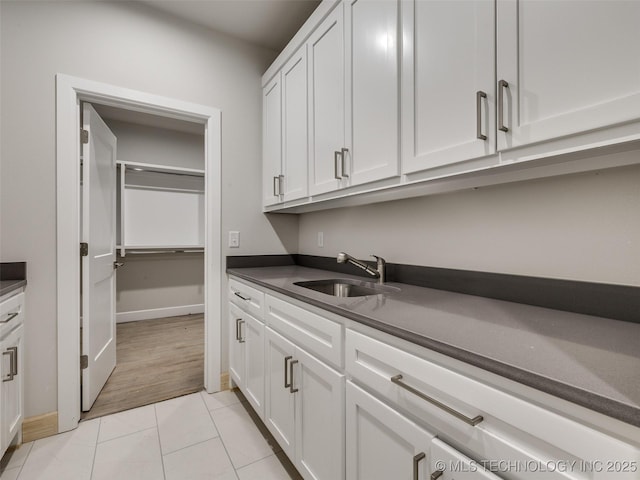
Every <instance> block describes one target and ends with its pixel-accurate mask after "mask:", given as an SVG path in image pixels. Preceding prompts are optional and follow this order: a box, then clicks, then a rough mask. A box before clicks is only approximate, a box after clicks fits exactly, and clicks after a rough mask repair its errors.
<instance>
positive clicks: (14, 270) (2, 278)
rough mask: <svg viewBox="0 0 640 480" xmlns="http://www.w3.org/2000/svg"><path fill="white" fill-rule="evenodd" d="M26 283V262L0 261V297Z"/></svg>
mask: <svg viewBox="0 0 640 480" xmlns="http://www.w3.org/2000/svg"><path fill="white" fill-rule="evenodd" d="M26 284H27V262H2V263H0V297H1V296H4V295H6V294H8V293H11V292H13V291H14V290H17V289H18V288H21V287H24V286H25V285H26Z"/></svg>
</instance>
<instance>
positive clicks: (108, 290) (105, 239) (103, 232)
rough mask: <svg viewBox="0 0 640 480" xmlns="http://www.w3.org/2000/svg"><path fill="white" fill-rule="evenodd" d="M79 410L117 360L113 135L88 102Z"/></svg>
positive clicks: (87, 405) (88, 404)
mask: <svg viewBox="0 0 640 480" xmlns="http://www.w3.org/2000/svg"><path fill="white" fill-rule="evenodd" d="M83 128H84V129H85V130H87V131H88V132H89V143H87V144H84V145H83V154H82V158H83V167H82V170H83V174H82V177H83V178H82V241H83V242H86V243H88V244H89V254H88V255H87V256H84V257H82V354H83V355H86V356H87V357H88V366H87V368H85V369H84V370H82V410H83V411H87V410H89V409H90V408H91V405H93V402H94V401H95V400H96V397H97V396H98V394H99V393H100V390H102V387H104V384H105V383H106V381H107V379H108V378H109V375H111V372H112V371H113V369H114V368H115V366H116V311H115V301H116V292H115V270H114V261H115V257H116V254H115V252H116V137H115V135H113V133H112V132H111V130H109V128H108V127H107V126H106V125H105V123H104V122H103V121H102V119H101V118H100V117H99V116H98V114H97V113H96V111H95V110H94V109H93V107H92V106H91V105H89V104H88V103H85V104H84V106H83Z"/></svg>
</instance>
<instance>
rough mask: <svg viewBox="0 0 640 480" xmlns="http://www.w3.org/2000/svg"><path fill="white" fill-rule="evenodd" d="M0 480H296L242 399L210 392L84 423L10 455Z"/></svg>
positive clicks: (0, 466) (21, 448) (297, 478)
mask: <svg viewBox="0 0 640 480" xmlns="http://www.w3.org/2000/svg"><path fill="white" fill-rule="evenodd" d="M0 469H1V471H2V473H1V475H0V480H16V479H17V480H48V479H51V480H62V479H64V480H113V479H118V480H129V479H130V480H196V479H197V480H205V479H206V480H291V479H294V480H299V479H301V478H302V477H300V475H299V474H298V473H297V472H296V471H295V469H294V467H293V465H291V463H290V462H289V460H288V459H287V458H286V456H285V455H284V454H283V453H282V451H281V450H280V448H279V447H278V445H277V443H276V441H275V440H274V439H273V437H271V435H270V434H269V432H267V430H266V429H265V427H264V425H263V424H262V422H261V421H260V420H259V419H258V418H257V417H256V415H255V412H253V410H252V409H251V407H250V406H249V405H248V404H247V403H246V401H245V399H244V397H243V396H242V394H240V393H237V392H231V391H226V392H219V393H214V394H212V395H209V394H207V393H205V392H200V393H194V394H192V395H186V396H184V397H178V398H174V399H171V400H167V401H165V402H160V403H156V404H153V405H148V406H145V407H140V408H136V409H133V410H128V411H126V412H120V413H115V414H113V415H108V416H105V417H102V418H96V419H93V420H88V421H84V422H81V423H80V425H79V427H78V428H77V429H76V430H73V431H71V432H67V433H63V434H60V435H55V436H53V437H49V438H43V439H42V440H36V441H35V442H30V443H27V444H24V445H22V446H21V447H20V448H18V449H17V450H15V451H13V452H10V453H8V454H7V455H5V456H4V457H3V458H2V462H0Z"/></svg>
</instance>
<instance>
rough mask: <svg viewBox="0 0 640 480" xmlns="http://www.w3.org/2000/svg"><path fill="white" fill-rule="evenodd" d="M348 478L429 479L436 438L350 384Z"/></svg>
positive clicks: (347, 431) (347, 427)
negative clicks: (433, 442) (432, 446)
mask: <svg viewBox="0 0 640 480" xmlns="http://www.w3.org/2000/svg"><path fill="white" fill-rule="evenodd" d="M346 398H347V402H346V404H347V415H346V437H347V478H348V479H349V480H389V479H394V480H416V479H428V478H429V475H430V472H429V461H430V456H429V448H430V446H431V440H432V439H433V438H434V436H435V435H434V434H433V433H431V432H428V431H426V430H425V429H423V428H422V427H420V426H419V425H417V424H416V423H414V422H412V421H411V420H409V419H408V418H407V417H405V416H403V415H402V414H400V413H398V411H396V410H394V409H393V408H391V407H389V406H387V405H385V404H384V403H382V402H381V401H380V400H378V399H376V398H375V397H373V396H372V395H370V394H368V393H367V392H365V391H364V390H362V389H361V388H359V387H357V386H355V385H354V384H353V383H351V382H350V381H347V395H346Z"/></svg>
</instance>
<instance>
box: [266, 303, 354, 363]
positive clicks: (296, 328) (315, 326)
mask: <svg viewBox="0 0 640 480" xmlns="http://www.w3.org/2000/svg"><path fill="white" fill-rule="evenodd" d="M265 303H266V315H265V317H266V322H267V324H268V325H269V326H270V327H272V328H273V329H274V330H276V331H278V332H280V333H281V334H283V335H285V336H286V337H289V338H290V339H291V340H293V342H294V343H296V344H297V345H300V346H301V347H302V348H304V349H305V350H307V351H308V352H311V353H313V354H315V355H317V356H318V357H320V358H321V359H323V360H325V361H326V362H328V363H330V364H332V365H334V366H336V367H338V368H341V367H342V365H343V360H342V345H343V342H342V325H340V324H338V323H336V322H334V321H331V320H328V319H326V318H324V317H321V316H320V315H316V314H315V313H311V312H309V311H307V310H305V309H303V308H300V307H297V306H295V305H292V304H290V303H287V302H285V301H283V300H280V299H278V298H275V297H272V296H271V295H267V296H266V302H265Z"/></svg>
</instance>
